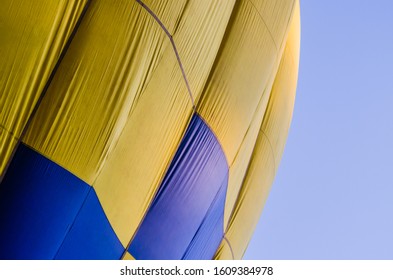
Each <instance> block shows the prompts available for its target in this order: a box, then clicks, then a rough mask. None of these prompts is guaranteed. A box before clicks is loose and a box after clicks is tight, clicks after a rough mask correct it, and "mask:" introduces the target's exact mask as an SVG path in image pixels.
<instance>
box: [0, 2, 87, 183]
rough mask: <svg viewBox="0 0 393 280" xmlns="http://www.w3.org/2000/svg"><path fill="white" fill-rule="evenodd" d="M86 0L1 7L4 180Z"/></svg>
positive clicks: (1, 166)
mask: <svg viewBox="0 0 393 280" xmlns="http://www.w3.org/2000/svg"><path fill="white" fill-rule="evenodd" d="M86 3H87V0H74V1H61V0H53V1H44V0H31V1H15V0H2V1H1V5H0V16H1V21H0V34H1V36H0V57H1V59H0V69H1V73H2V74H1V75H0V108H1V109H0V130H1V131H2V132H1V133H0V147H1V157H0V176H1V174H2V173H3V171H4V168H5V166H6V164H7V163H8V161H9V157H10V156H11V154H12V151H13V149H14V147H15V145H16V143H17V141H18V139H19V137H20V135H21V133H22V131H23V129H24V127H25V125H26V122H27V120H28V118H29V116H30V114H31V112H32V110H33V108H34V106H35V104H36V102H37V100H38V98H39V97H40V95H41V93H42V91H43V89H44V87H45V84H46V82H47V80H48V78H49V76H50V74H51V72H52V70H53V68H54V66H55V64H56V63H57V61H58V59H59V56H60V54H61V52H62V50H63V48H64V46H65V44H66V43H67V41H68V39H69V37H70V35H71V33H72V31H73V30H74V27H75V24H76V23H77V21H78V19H79V17H80V15H81V13H82V11H83V9H84V7H85V5H86Z"/></svg>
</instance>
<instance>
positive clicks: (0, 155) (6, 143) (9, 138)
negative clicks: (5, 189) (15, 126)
mask: <svg viewBox="0 0 393 280" xmlns="http://www.w3.org/2000/svg"><path fill="white" fill-rule="evenodd" d="M17 143H18V141H17V140H16V139H15V138H14V136H13V135H12V134H10V133H8V132H7V131H5V130H4V129H3V128H1V127H0V159H1V160H0V177H1V174H2V170H4V169H5V167H6V165H7V163H8V161H6V159H8V158H9V157H10V156H11V154H12V151H13V150H14V148H15V146H16V144H17Z"/></svg>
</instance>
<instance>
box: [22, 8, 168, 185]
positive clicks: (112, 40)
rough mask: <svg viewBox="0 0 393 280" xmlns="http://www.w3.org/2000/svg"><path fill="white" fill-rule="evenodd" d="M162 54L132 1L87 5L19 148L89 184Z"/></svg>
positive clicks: (159, 38) (162, 43)
mask: <svg viewBox="0 0 393 280" xmlns="http://www.w3.org/2000/svg"><path fill="white" fill-rule="evenodd" d="M166 49H170V50H171V46H170V42H169V39H168V38H167V36H166V34H165V32H164V31H163V30H162V29H161V28H160V26H159V25H158V24H157V23H156V22H155V20H154V19H153V18H152V17H151V16H150V15H149V14H148V13H146V12H145V10H144V9H143V8H142V7H141V6H140V5H139V4H138V3H137V2H136V1H129V0H121V1H116V2H115V3H114V2H113V1H110V0H102V1H93V2H92V3H91V4H90V6H89V9H88V11H87V13H86V15H85V18H84V20H83V22H82V24H81V26H80V27H79V29H78V32H77V34H76V35H75V38H74V40H73V42H72V44H71V46H70V47H69V49H68V51H67V54H66V56H65V57H64V59H63V61H62V63H61V65H60V67H59V69H58V71H57V74H56V76H55V77H54V79H53V81H52V83H51V85H50V87H49V89H48V92H47V94H46V96H45V98H44V100H43V101H42V104H41V106H40V108H39V110H38V112H37V114H36V116H35V117H34V119H33V122H32V124H31V126H30V127H29V130H28V133H27V135H26V137H25V138H24V142H25V143H26V144H28V145H30V146H31V147H33V148H34V149H36V150H38V151H40V153H42V154H43V155H45V156H47V157H48V158H50V159H51V160H53V161H55V162H56V163H58V164H60V165H61V166H63V167H64V168H66V169H67V170H69V171H71V172H72V173H74V174H75V175H77V176H78V177H80V178H81V179H82V180H84V181H86V182H87V183H89V184H92V183H93V181H94V180H95V178H96V176H97V174H98V172H99V170H100V168H101V166H102V164H103V161H104V160H105V158H106V157H107V156H108V154H109V153H110V150H111V149H112V148H113V147H114V145H115V144H116V141H117V139H118V138H119V136H120V134H121V133H122V130H123V128H124V126H125V123H126V121H127V119H128V116H129V115H130V114H131V112H132V110H133V108H134V106H135V104H137V102H138V99H139V98H140V97H141V94H142V92H143V91H144V89H145V88H146V85H147V84H148V82H149V80H150V79H151V77H152V75H153V73H154V71H155V69H156V67H157V65H158V63H159V61H160V60H161V59H162V56H163V53H164V51H165V50H166ZM171 51H172V50H171Z"/></svg>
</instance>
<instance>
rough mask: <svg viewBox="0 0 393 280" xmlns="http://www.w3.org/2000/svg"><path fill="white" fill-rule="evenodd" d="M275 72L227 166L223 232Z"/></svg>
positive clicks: (264, 108)
mask: <svg viewBox="0 0 393 280" xmlns="http://www.w3.org/2000/svg"><path fill="white" fill-rule="evenodd" d="M278 65H279V61H278V62H277V68H278ZM276 72H277V71H273V72H272V77H271V78H270V81H269V84H268V85H267V87H266V90H265V93H264V94H263V97H262V99H261V100H260V102H259V104H258V107H257V110H256V111H255V115H254V117H253V119H252V122H251V124H250V126H249V128H248V130H247V132H246V135H245V136H244V139H243V141H242V143H241V146H240V148H239V150H238V152H237V154H236V156H235V158H234V160H233V162H232V164H231V165H230V166H229V178H228V187H227V194H226V198H225V211H224V231H225V229H226V228H227V226H228V222H229V219H230V217H231V214H232V211H233V207H234V205H235V203H236V199H237V196H238V194H239V191H240V188H241V187H242V183H243V180H244V176H245V174H246V171H247V168H248V165H249V162H250V158H251V156H252V153H253V150H254V146H255V142H256V140H257V137H258V133H259V131H260V128H261V124H262V120H263V116H264V113H265V110H266V107H267V103H268V100H269V96H270V91H271V89H272V84H273V82H274V78H275V74H276Z"/></svg>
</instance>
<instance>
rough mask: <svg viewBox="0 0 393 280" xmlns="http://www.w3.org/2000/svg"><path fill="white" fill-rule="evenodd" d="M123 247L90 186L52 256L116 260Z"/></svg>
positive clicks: (121, 253) (67, 258) (119, 256)
mask: <svg viewBox="0 0 393 280" xmlns="http://www.w3.org/2000/svg"><path fill="white" fill-rule="evenodd" d="M124 251H125V249H124V247H123V245H122V244H121V243H120V241H119V239H118V238H117V236H116V234H115V232H114V231H113V229H112V227H111V225H110V224H109V221H108V219H107V217H106V216H105V214H104V210H103V209H102V206H101V204H100V202H99V200H98V197H97V195H96V193H95V191H94V189H91V191H90V192H89V195H88V197H87V199H86V201H85V203H84V204H83V206H82V209H81V211H80V212H79V214H78V216H77V218H76V220H75V222H74V224H73V225H72V227H71V229H70V232H69V233H68V235H67V237H66V238H65V240H64V243H63V244H62V246H61V248H60V250H59V252H58V254H57V255H56V257H55V258H56V259H63V260H64V259H66V260H69V259H76V260H90V259H101V260H108V259H117V260H119V259H120V258H121V256H122V255H123V253H124Z"/></svg>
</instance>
